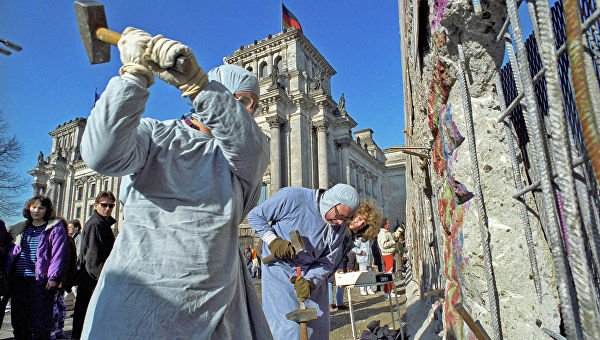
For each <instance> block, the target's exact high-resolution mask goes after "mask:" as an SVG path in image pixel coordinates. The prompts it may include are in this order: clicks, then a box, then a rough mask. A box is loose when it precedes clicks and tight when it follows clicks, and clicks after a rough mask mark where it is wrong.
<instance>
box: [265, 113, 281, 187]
mask: <svg viewBox="0 0 600 340" xmlns="http://www.w3.org/2000/svg"><path fill="white" fill-rule="evenodd" d="M267 123H269V127H270V128H271V183H270V184H271V185H270V190H269V191H270V193H271V194H273V193H275V192H277V190H279V189H280V188H281V135H280V132H281V126H282V125H283V119H281V118H280V117H279V116H277V115H275V116H270V117H267Z"/></svg>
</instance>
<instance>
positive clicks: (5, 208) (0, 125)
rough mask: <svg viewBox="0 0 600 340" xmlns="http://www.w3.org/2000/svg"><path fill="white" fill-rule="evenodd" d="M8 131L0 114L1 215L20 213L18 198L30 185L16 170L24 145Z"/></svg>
mask: <svg viewBox="0 0 600 340" xmlns="http://www.w3.org/2000/svg"><path fill="white" fill-rule="evenodd" d="M0 114H1V113H0ZM7 131H8V124H7V123H6V121H5V120H4V118H3V117H1V116H0V216H14V215H17V214H18V212H19V210H20V209H21V203H20V202H19V201H18V198H19V196H20V194H22V193H23V191H24V190H25V188H26V187H27V185H28V181H27V180H26V179H25V178H24V177H23V175H22V174H19V173H18V172H16V171H15V170H14V169H15V164H16V163H17V161H18V160H19V159H20V158H21V156H22V154H23V146H22V145H21V143H20V142H19V141H18V140H17V137H16V136H8V135H7Z"/></svg>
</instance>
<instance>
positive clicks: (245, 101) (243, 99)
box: [235, 94, 260, 114]
mask: <svg viewBox="0 0 600 340" xmlns="http://www.w3.org/2000/svg"><path fill="white" fill-rule="evenodd" d="M235 99H237V100H238V101H239V102H240V103H242V105H244V106H245V107H246V108H247V109H248V111H250V112H251V113H252V114H254V113H256V112H257V111H258V109H259V108H260V103H259V102H258V101H257V102H256V103H255V102H254V99H253V98H252V97H250V96H245V95H243V94H241V95H236V97H235Z"/></svg>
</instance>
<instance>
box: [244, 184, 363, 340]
mask: <svg viewBox="0 0 600 340" xmlns="http://www.w3.org/2000/svg"><path fill="white" fill-rule="evenodd" d="M358 204H359V197H358V193H357V191H356V189H354V188H353V187H351V186H349V185H347V184H336V185H335V186H333V187H332V188H331V189H329V190H327V191H325V190H322V189H306V188H283V189H281V190H279V191H278V192H277V193H276V194H275V195H273V196H272V197H271V198H269V199H267V200H266V201H265V202H263V203H262V204H260V205H259V206H257V207H256V208H254V209H252V211H250V213H249V214H248V222H249V223H250V225H251V226H252V229H254V231H255V232H256V233H257V234H258V236H260V238H261V239H262V240H263V241H264V242H263V252H262V254H263V256H265V257H266V256H268V255H269V254H273V255H274V256H275V257H276V260H275V261H274V262H271V263H269V264H265V263H264V262H263V266H262V291H263V294H262V307H263V310H264V312H265V316H266V317H267V320H268V322H269V326H270V327H271V332H272V333H273V337H274V338H275V339H276V340H289V339H298V338H299V336H300V327H299V325H298V324H297V323H296V322H294V321H290V320H288V319H287V318H286V314H287V313H289V312H291V311H294V310H296V309H298V308H300V304H299V300H301V301H304V302H305V304H306V308H316V309H317V319H316V320H312V321H309V322H308V323H307V325H308V336H309V338H310V339H315V340H317V339H318V340H321V339H328V338H329V298H328V289H327V278H328V277H329V275H331V274H332V273H333V272H334V271H335V269H336V268H337V266H338V265H339V262H338V260H339V259H341V257H342V256H344V255H346V254H345V253H344V254H342V253H343V252H344V249H343V248H344V244H343V243H344V237H345V235H346V233H347V229H348V223H347V222H349V221H351V220H352V216H353V215H354V211H355V210H356V209H357V208H358ZM294 230H297V231H298V232H299V233H300V235H301V236H302V240H303V241H304V246H305V250H306V251H301V252H296V249H294V248H293V246H292V245H291V243H290V241H289V240H290V237H289V233H290V231H294ZM297 267H300V268H301V272H302V275H301V276H302V277H301V278H297V277H296V268H297Z"/></svg>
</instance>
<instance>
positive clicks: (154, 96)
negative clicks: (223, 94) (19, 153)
mask: <svg viewBox="0 0 600 340" xmlns="http://www.w3.org/2000/svg"><path fill="white" fill-rule="evenodd" d="M104 5H105V11H106V17H107V20H108V26H109V28H110V29H112V30H115V31H118V32H121V31H123V29H124V28H125V27H127V26H134V27H138V28H141V29H144V30H146V31H148V32H149V33H151V34H163V35H165V36H166V37H169V38H173V39H176V40H180V41H182V42H184V43H185V44H187V45H189V46H190V47H191V48H192V49H193V51H194V52H195V55H196V57H197V59H198V61H199V63H200V64H201V66H202V67H203V68H204V69H205V70H209V69H211V68H213V67H215V66H218V65H220V64H221V63H222V60H223V57H224V56H227V55H230V54H232V53H233V52H234V51H235V50H236V49H237V48H239V47H240V46H241V45H246V44H250V43H252V41H254V40H260V39H264V38H266V37H267V35H269V34H275V33H278V32H280V31H281V7H280V2H279V1H277V0H271V1H266V0H244V1H194V2H192V1H186V2H179V1H140V0H136V1H113V2H110V3H108V2H105V3H104ZM285 5H286V7H287V8H288V9H289V10H290V11H291V12H292V13H293V14H294V15H295V16H296V17H297V18H298V20H299V21H300V23H301V25H302V28H303V30H304V34H305V35H306V37H307V38H308V39H309V40H310V41H311V42H312V43H313V45H314V46H315V47H316V48H317V49H318V50H319V51H320V52H321V54H323V56H324V57H325V58H326V59H327V60H328V61H329V63H330V64H331V65H332V66H333V68H334V69H335V70H336V71H337V74H336V75H335V76H334V77H333V78H332V96H333V98H334V99H335V100H336V101H337V99H338V98H339V96H340V94H341V93H342V92H343V93H344V95H345V98H346V108H347V110H348V112H349V113H350V114H351V115H352V116H353V117H354V119H355V120H356V121H357V122H358V126H357V127H356V129H364V128H371V129H373V130H374V131H375V135H374V139H375V141H376V142H377V143H378V144H379V146H380V147H382V148H386V147H389V146H393V145H402V144H404V135H403V133H402V131H403V130H404V122H403V120H404V119H403V105H402V100H403V93H402V78H401V61H400V37H399V23H398V9H397V6H398V5H397V1H377V2H365V1H359V0H347V1H317V0H302V1H300V0H289V1H286V2H285ZM0 13H2V15H1V16H2V17H1V18H0V38H5V39H8V40H11V41H13V42H15V43H17V44H19V45H21V46H23V51H22V52H18V53H17V52H15V53H13V55H11V56H8V57H7V56H4V55H0V76H1V78H0V79H1V81H0V112H1V115H2V117H3V118H4V119H5V120H6V121H7V122H8V124H9V129H10V131H8V133H9V134H10V135H16V136H17V138H18V139H19V140H20V141H21V143H22V144H23V147H24V155H23V157H22V158H21V161H20V162H19V163H18V164H16V165H15V167H16V170H17V171H19V172H21V173H23V174H25V176H27V178H28V179H30V178H31V177H30V176H29V175H27V174H26V171H27V170H30V169H32V168H33V167H34V165H35V163H36V161H37V155H38V153H39V151H40V150H41V151H43V152H44V155H48V153H49V151H50V147H51V141H52V139H51V137H50V136H49V135H48V132H50V131H51V130H53V129H55V128H56V127H57V126H58V125H59V124H61V123H63V122H66V121H69V120H71V119H73V118H75V117H87V116H88V114H89V111H90V109H91V107H92V105H93V99H94V91H95V89H96V88H97V89H98V91H99V92H101V91H102V90H103V89H104V87H105V86H106V84H107V82H108V80H109V79H110V78H111V77H113V76H115V75H116V74H118V69H119V67H120V66H121V63H120V60H119V55H118V51H117V49H116V48H113V49H112V55H111V59H112V60H111V62H110V63H106V64H98V65H90V64H89V61H88V58H87V55H86V54H85V50H84V48H83V44H82V42H81V39H80V37H79V32H78V30H77V23H76V18H75V11H74V6H73V2H72V1H63V0H60V1H41V0H30V1H2V2H0ZM188 110H189V106H187V104H186V101H184V100H182V99H180V98H179V93H178V91H177V90H176V89H174V88H172V87H170V86H167V85H165V84H163V83H161V82H157V84H155V85H154V86H153V87H151V88H150V100H149V101H148V104H147V106H146V113H145V114H144V115H145V116H147V117H153V118H157V119H169V118H173V117H179V116H180V115H181V114H182V113H184V112H187V111H188ZM30 194H31V189H29V188H27V190H26V194H25V195H24V197H23V200H25V199H27V198H28V197H29V195H30ZM0 218H3V219H6V220H10V218H7V217H6V216H0Z"/></svg>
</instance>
